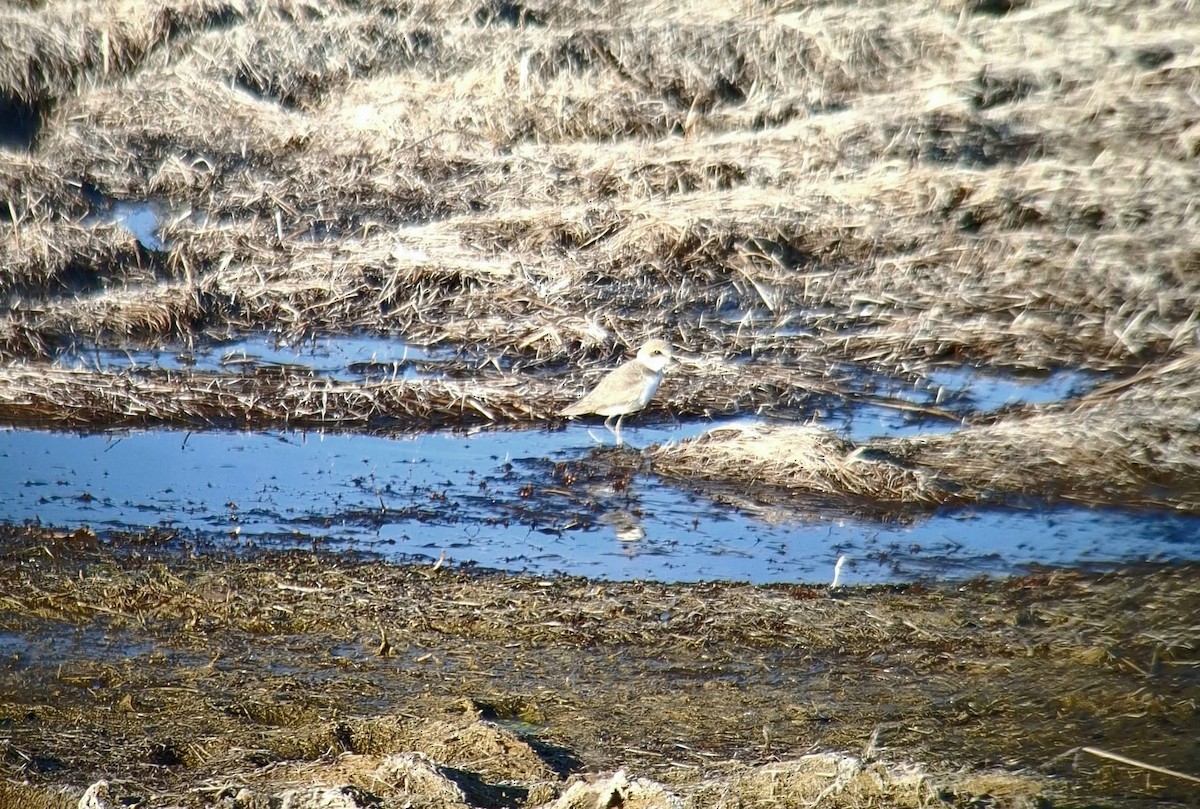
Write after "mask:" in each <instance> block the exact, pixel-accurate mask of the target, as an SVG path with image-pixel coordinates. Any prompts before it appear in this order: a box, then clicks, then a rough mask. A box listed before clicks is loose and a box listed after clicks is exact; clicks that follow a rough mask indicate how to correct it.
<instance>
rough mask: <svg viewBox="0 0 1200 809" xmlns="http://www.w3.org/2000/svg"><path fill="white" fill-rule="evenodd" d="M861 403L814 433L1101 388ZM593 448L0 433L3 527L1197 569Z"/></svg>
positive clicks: (609, 559)
mask: <svg viewBox="0 0 1200 809" xmlns="http://www.w3.org/2000/svg"><path fill="white" fill-rule="evenodd" d="M474 359H475V360H478V361H480V362H481V361H482V359H483V358H474ZM57 361H58V362H59V363H61V364H64V365H68V366H75V367H91V368H102V369H105V370H119V369H126V368H146V367H151V368H154V367H158V368H171V369H175V368H192V369H196V370H201V371H212V372H221V371H225V372H228V371H239V370H247V369H250V368H262V367H269V366H287V367H290V368H293V369H295V370H297V371H300V372H305V373H310V374H312V375H314V376H316V377H324V378H333V379H339V380H355V379H367V378H379V377H388V378H412V377H414V376H419V375H427V374H436V373H438V372H439V365H440V364H441V363H449V362H455V363H458V364H459V365H460V367H461V364H462V363H463V362H466V363H467V364H470V363H471V362H472V361H473V358H472V357H470V356H469V355H465V354H463V353H461V352H456V351H454V350H452V349H435V350H431V349H427V348H421V347H415V346H409V345H405V344H404V343H403V342H400V341H397V340H395V339H393V338H385V337H375V336H352V337H337V338H319V339H317V340H312V341H305V342H300V343H288V342H286V341H284V340H281V339H280V338H277V337H275V336H272V335H261V334H260V335H252V336H249V337H246V338H242V339H237V340H232V341H228V342H225V343H219V344H216V345H210V346H207V347H204V348H196V349H189V350H180V349H173V350H155V351H137V352H129V351H114V350H103V349H89V350H66V351H64V352H63V353H61V354H60V355H59V356H58V358H57ZM865 382H866V384H867V387H869V389H870V390H871V391H872V392H873V401H874V402H875V403H872V404H847V405H846V407H845V408H844V409H841V410H839V411H836V412H828V413H824V414H822V416H821V420H820V422H819V423H820V424H821V425H822V426H825V427H828V428H830V429H833V430H836V431H839V432H841V433H843V434H845V435H848V436H849V437H850V438H851V439H853V440H855V441H862V440H865V439H867V438H871V437H874V436H881V435H890V436H894V435H911V434H916V433H922V432H929V431H933V430H938V431H944V430H950V429H954V427H955V426H956V425H955V423H954V422H953V421H948V420H946V419H944V418H943V419H931V418H930V417H929V416H928V415H926V414H923V413H922V412H920V411H914V410H905V409H902V407H896V406H894V404H895V403H899V404H901V405H903V404H904V403H911V404H914V405H918V406H921V407H937V408H941V409H943V410H945V411H947V412H950V413H960V412H961V413H963V414H966V413H970V412H980V411H988V410H995V409H999V408H1002V407H1007V406H1012V405H1017V404H1022V403H1039V402H1048V401H1054V400H1057V399H1061V398H1064V397H1066V396H1070V395H1077V394H1079V393H1081V392H1084V391H1086V390H1087V389H1088V388H1090V387H1091V386H1092V385H1093V384H1094V382H1095V379H1094V378H1092V377H1088V376H1085V375H1083V374H1078V373H1073V372H1067V371H1064V372H1059V373H1055V374H1051V375H1049V376H1046V377H1042V378H1031V377H1014V376H999V375H988V374H984V373H981V372H979V371H977V370H974V369H961V370H960V369H942V370H939V371H937V372H935V373H934V374H933V375H931V376H930V377H929V378H928V379H926V380H923V381H922V382H920V383H919V384H914V383H913V382H911V381H908V380H892V379H888V378H871V379H868V380H865ZM712 426H713V425H712V424H711V423H708V422H700V423H688V424H678V423H669V422H667V423H663V422H661V421H660V422H657V423H656V422H654V421H653V420H652V419H647V418H642V419H640V420H638V419H635V420H632V421H631V422H630V423H629V424H627V425H626V428H625V429H624V430H623V433H624V435H625V437H626V439H627V441H629V442H630V443H631V444H632V445H634V446H647V445H650V444H657V443H662V442H666V441H678V440H680V439H683V438H688V437H691V436H695V435H698V434H700V433H702V432H704V431H705V430H707V429H709V428H711V427H712ZM593 436H595V437H596V438H600V439H602V440H604V441H610V440H611V439H610V436H609V435H608V434H607V433H606V432H605V430H604V429H603V427H601V426H599V425H596V424H591V425H588V424H581V423H571V424H568V425H567V426H566V427H565V428H563V429H554V430H524V431H519V430H504V429H497V430H483V431H477V432H474V433H470V434H463V433H451V432H440V433H424V434H419V435H413V436H409V437H378V436H367V435H340V434H339V435H323V434H320V433H290V432H289V433H272V434H264V433H230V432H204V433H189V432H181V431H173V430H152V431H142V432H126V433H119V434H108V435H105V434H100V435H95V434H93V435H75V434H64V433H50V432H41V431H31V430H8V431H3V432H0V459H2V460H3V464H2V466H0V491H4V492H6V493H7V496H6V497H5V498H4V501H3V505H2V506H0V520H5V521H9V522H23V521H29V520H38V521H41V522H42V523H43V524H48V525H58V526H64V527H74V526H78V525H80V524H86V525H89V526H91V527H92V528H94V529H95V530H97V531H98V532H100V533H103V532H105V531H115V530H138V529H142V528H146V527H164V528H169V529H177V530H180V531H182V532H184V533H185V534H187V535H188V536H193V537H200V538H203V539H205V540H207V541H216V542H218V543H219V544H221V545H223V546H228V547H232V548H243V549H251V548H254V547H288V548H293V547H299V548H310V547H315V546H319V547H322V548H326V549H330V550H347V551H349V550H354V551H363V552H370V553H377V554H380V555H382V556H383V557H386V558H390V559H397V560H399V559H414V558H415V559H426V560H435V559H438V558H441V557H442V555H443V554H444V555H445V560H446V561H447V562H451V563H473V564H477V565H481V566H484V567H491V568H501V569H505V570H513V571H529V572H534V573H552V572H565V573H572V574H581V575H587V576H593V577H598V578H609V579H634V578H650V579H658V580H663V581H694V580H704V579H727V580H745V581H754V582H775V581H799V582H827V581H829V580H830V579H831V577H832V573H833V567H834V565H835V563H836V561H837V559H838V557H839V556H841V555H846V557H847V564H846V568H845V570H844V571H843V581H845V582H847V583H853V582H881V581H897V580H900V581H911V580H919V579H928V578H945V577H950V578H960V577H966V576H971V575H975V574H979V573H989V574H1007V573H1013V572H1017V571H1020V570H1022V569H1024V568H1025V567H1026V566H1028V565H1034V564H1043V565H1067V566H1074V565H1106V564H1113V563H1119V562H1125V561H1133V560H1147V559H1154V560H1171V559H1195V558H1200V520H1198V519H1195V518H1186V517H1174V516H1168V515H1149V514H1144V513H1137V514H1135V513H1127V512H1120V511H1115V510H1106V511H1098V510H1092V509H1085V508H1078V507H1068V506H1058V507H1054V508H1041V509H1038V508H1033V509H1029V510H1024V511H1022V510H1015V509H973V510H957V511H945V512H940V513H934V514H926V513H921V514H912V513H910V514H908V515H907V516H905V515H897V514H892V515H890V516H888V518H887V519H886V520H884V518H878V519H875V518H872V517H866V516H861V515H858V514H848V513H844V512H840V511H838V510H836V509H834V508H832V507H830V506H829V505H828V504H827V503H821V502H815V501H811V500H805V499H804V498H802V497H799V496H797V497H796V498H794V502H789V503H788V504H786V505H784V506H780V505H778V504H776V505H772V506H771V507H766V506H762V505H759V504H755V502H754V501H755V498H754V497H753V492H751V493H750V495H751V496H750V497H748V498H747V497H745V493H744V492H743V493H742V497H741V498H740V499H737V500H736V502H738V503H740V506H733V505H730V504H729V502H730V501H726V502H715V501H714V500H713V499H711V498H710V497H709V496H706V495H705V494H703V493H701V492H698V491H692V490H690V489H688V488H686V487H683V486H681V485H680V484H679V483H678V482H677V481H670V480H663V479H660V478H658V477H657V476H656V475H654V474H653V472H652V470H650V469H648V468H645V464H642V467H643V468H642V471H641V472H639V473H638V474H636V475H634V476H633V477H632V478H628V480H627V481H626V478H627V475H625V474H618V473H616V472H614V470H617V471H618V472H619V469H623V468H626V467H629V466H630V465H631V464H632V465H635V466H636V461H637V456H636V454H632V455H625V456H614V455H613V454H612V453H611V451H608V450H601V449H599V446H600V445H598V444H597V443H596V440H595V438H594V437H593ZM618 460H619V461H620V463H615V461H618ZM564 470H567V471H566V472H564ZM614 481H616V482H615V483H614ZM718 496H719V495H718Z"/></svg>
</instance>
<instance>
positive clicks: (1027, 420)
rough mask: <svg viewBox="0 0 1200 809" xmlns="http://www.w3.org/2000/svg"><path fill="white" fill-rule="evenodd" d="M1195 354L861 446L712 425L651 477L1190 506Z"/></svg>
mask: <svg viewBox="0 0 1200 809" xmlns="http://www.w3.org/2000/svg"><path fill="white" fill-rule="evenodd" d="M1197 397H1200V352H1198V351H1196V350H1195V349H1193V350H1191V351H1190V352H1188V353H1186V354H1184V355H1183V356H1182V357H1180V358H1179V359H1176V360H1173V361H1171V362H1169V363H1165V364H1162V365H1159V366H1155V367H1153V368H1148V369H1145V370H1144V371H1143V372H1142V373H1140V374H1138V375H1137V376H1136V377H1134V378H1132V379H1130V380H1124V381H1122V382H1118V383H1114V384H1112V385H1110V386H1106V387H1104V388H1102V389H1100V390H1097V391H1094V392H1092V393H1090V394H1088V395H1087V396H1086V397H1084V398H1082V399H1080V400H1078V401H1073V402H1071V401H1069V402H1064V403H1055V404H1051V405H1041V406H1027V407H1023V408H1018V409H1016V410H1010V411H1008V412H1005V413H1002V414H999V415H994V416H991V417H986V418H983V419H980V420H979V421H978V422H977V423H968V424H966V425H965V426H963V427H961V428H960V429H957V430H954V431H952V432H946V433H931V434H928V435H922V436H918V437H913V438H879V439H873V440H871V441H869V442H867V443H865V444H863V445H861V446H856V445H854V444H852V443H851V442H849V441H847V440H845V439H842V438H839V437H837V436H836V435H835V434H833V433H831V432H830V431H828V430H825V429H822V428H818V427H811V426H799V427H797V426H776V427H748V428H738V429H729V428H723V429H722V428H718V429H716V430H713V431H710V432H709V433H706V434H705V435H702V436H700V437H699V438H696V439H691V440H685V441H681V442H679V443H678V444H668V445H665V446H662V447H659V448H657V449H656V450H655V451H654V468H655V470H656V471H657V472H658V473H659V474H664V475H668V476H672V477H679V478H684V479H688V480H708V481H719V482H723V483H725V484H728V485H732V486H735V487H736V488H738V489H745V488H746V487H750V488H753V487H756V486H768V487H778V488H782V489H785V490H786V489H795V490H800V491H805V492H812V493H817V494H831V493H840V494H843V495H848V496H869V497H872V498H876V499H879V500H883V501H892V502H897V503H901V504H916V505H933V504H938V503H943V502H960V503H961V502H984V503H987V502H992V503H1005V502H1009V501H1011V500H1013V499H1018V498H1021V497H1026V496H1028V497H1036V498H1043V499H1050V500H1058V499H1064V500H1070V501H1074V502H1080V503H1085V504H1088V505H1109V506H1123V507H1129V506H1140V507H1146V506H1150V507H1156V508H1165V509H1173V510H1177V511H1181V512H1184V513H1191V514H1195V513H1200V499H1197V498H1196V496H1195V493H1196V492H1197V491H1198V490H1200V488H1198V484H1200V463H1198V460H1200V414H1198V413H1197V410H1196V406H1195V403H1196V401H1198V398H1197Z"/></svg>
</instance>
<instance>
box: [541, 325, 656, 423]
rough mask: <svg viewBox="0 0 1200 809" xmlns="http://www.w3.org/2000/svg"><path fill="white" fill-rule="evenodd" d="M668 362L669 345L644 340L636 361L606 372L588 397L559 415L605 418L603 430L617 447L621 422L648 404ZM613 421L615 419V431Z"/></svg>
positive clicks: (632, 360)
mask: <svg viewBox="0 0 1200 809" xmlns="http://www.w3.org/2000/svg"><path fill="white" fill-rule="evenodd" d="M670 362H671V344H670V343H668V342H667V341H666V340H647V341H646V342H645V343H643V344H642V347H641V348H639V349H638V352H637V356H636V357H634V358H633V359H631V360H630V361H629V362H626V363H625V364H623V365H621V366H620V367H618V368H616V369H615V370H613V371H610V372H609V373H608V375H607V376H605V377H604V378H603V379H601V380H600V383H599V384H598V385H596V387H595V388H594V389H593V390H592V392H591V393H589V394H588V395H587V396H584V397H583V398H582V399H580V400H579V401H578V402H576V403H575V404H573V405H571V406H570V407H568V408H566V409H564V410H563V411H562V412H561V413H560V415H563V416H583V415H586V414H588V413H594V414H595V415H597V416H606V418H605V419H604V426H605V427H606V428H607V429H608V431H609V432H610V433H612V434H613V436H614V437H615V438H616V439H617V445H618V446H620V444H621V419H623V418H625V417H626V416H628V415H629V414H630V413H636V412H638V411H639V410H641V409H642V408H643V407H645V406H646V405H647V404H649V403H650V399H651V397H653V396H654V392H655V391H656V390H658V384H659V383H660V382H662V378H663V369H664V368H666V367H667V364H668V363H670ZM613 419H616V428H615V429H614V428H613V424H612V422H613Z"/></svg>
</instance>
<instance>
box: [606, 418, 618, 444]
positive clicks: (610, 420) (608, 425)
mask: <svg viewBox="0 0 1200 809" xmlns="http://www.w3.org/2000/svg"><path fill="white" fill-rule="evenodd" d="M613 419H617V420H618V422H619V421H620V419H619V418H618V417H617V416H609V417H608V418H606V419H605V420H604V429H606V430H608V431H609V432H610V433H612V434H613V435H614V436H615V437H616V439H617V443H620V442H621V437H620V435H619V434H617V433H616V432H613ZM618 429H620V428H619V427H618Z"/></svg>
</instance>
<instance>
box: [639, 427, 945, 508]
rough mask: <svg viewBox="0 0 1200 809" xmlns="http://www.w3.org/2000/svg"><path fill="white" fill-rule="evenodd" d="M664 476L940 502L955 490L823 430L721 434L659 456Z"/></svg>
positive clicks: (659, 469)
mask: <svg viewBox="0 0 1200 809" xmlns="http://www.w3.org/2000/svg"><path fill="white" fill-rule="evenodd" d="M654 468H655V471H657V472H659V473H660V474H665V475H671V476H676V477H685V478H689V479H695V478H700V479H710V480H726V481H736V482H737V483H738V485H739V486H756V485H764V486H776V487H786V488H794V489H800V490H803V491H807V492H814V493H818V494H829V495H838V496H843V497H871V498H876V499H879V500H892V501H900V502H904V503H929V504H933V503H939V502H942V501H944V500H945V499H946V498H947V497H948V492H947V491H946V490H945V488H944V487H943V485H942V483H941V482H940V481H939V480H938V478H937V476H936V475H934V474H932V473H930V472H928V471H924V470H919V469H912V468H905V467H902V466H900V465H898V464H896V463H894V462H892V461H890V460H887V459H879V458H873V457H869V456H867V455H866V454H864V453H863V452H861V451H859V450H857V449H856V448H855V447H854V446H853V445H852V444H851V443H850V442H848V441H845V440H843V439H841V438H839V437H838V436H837V435H835V434H834V433H831V432H830V431H828V430H824V429H821V428H819V427H808V426H798V427H772V428H763V427H747V428H736V429H731V428H718V429H714V430H710V431H709V432H707V433H705V434H704V435H703V436H701V437H699V438H697V439H694V440H691V441H682V442H680V443H678V444H668V445H666V446H663V447H660V448H658V449H657V450H656V451H655V453H654Z"/></svg>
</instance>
